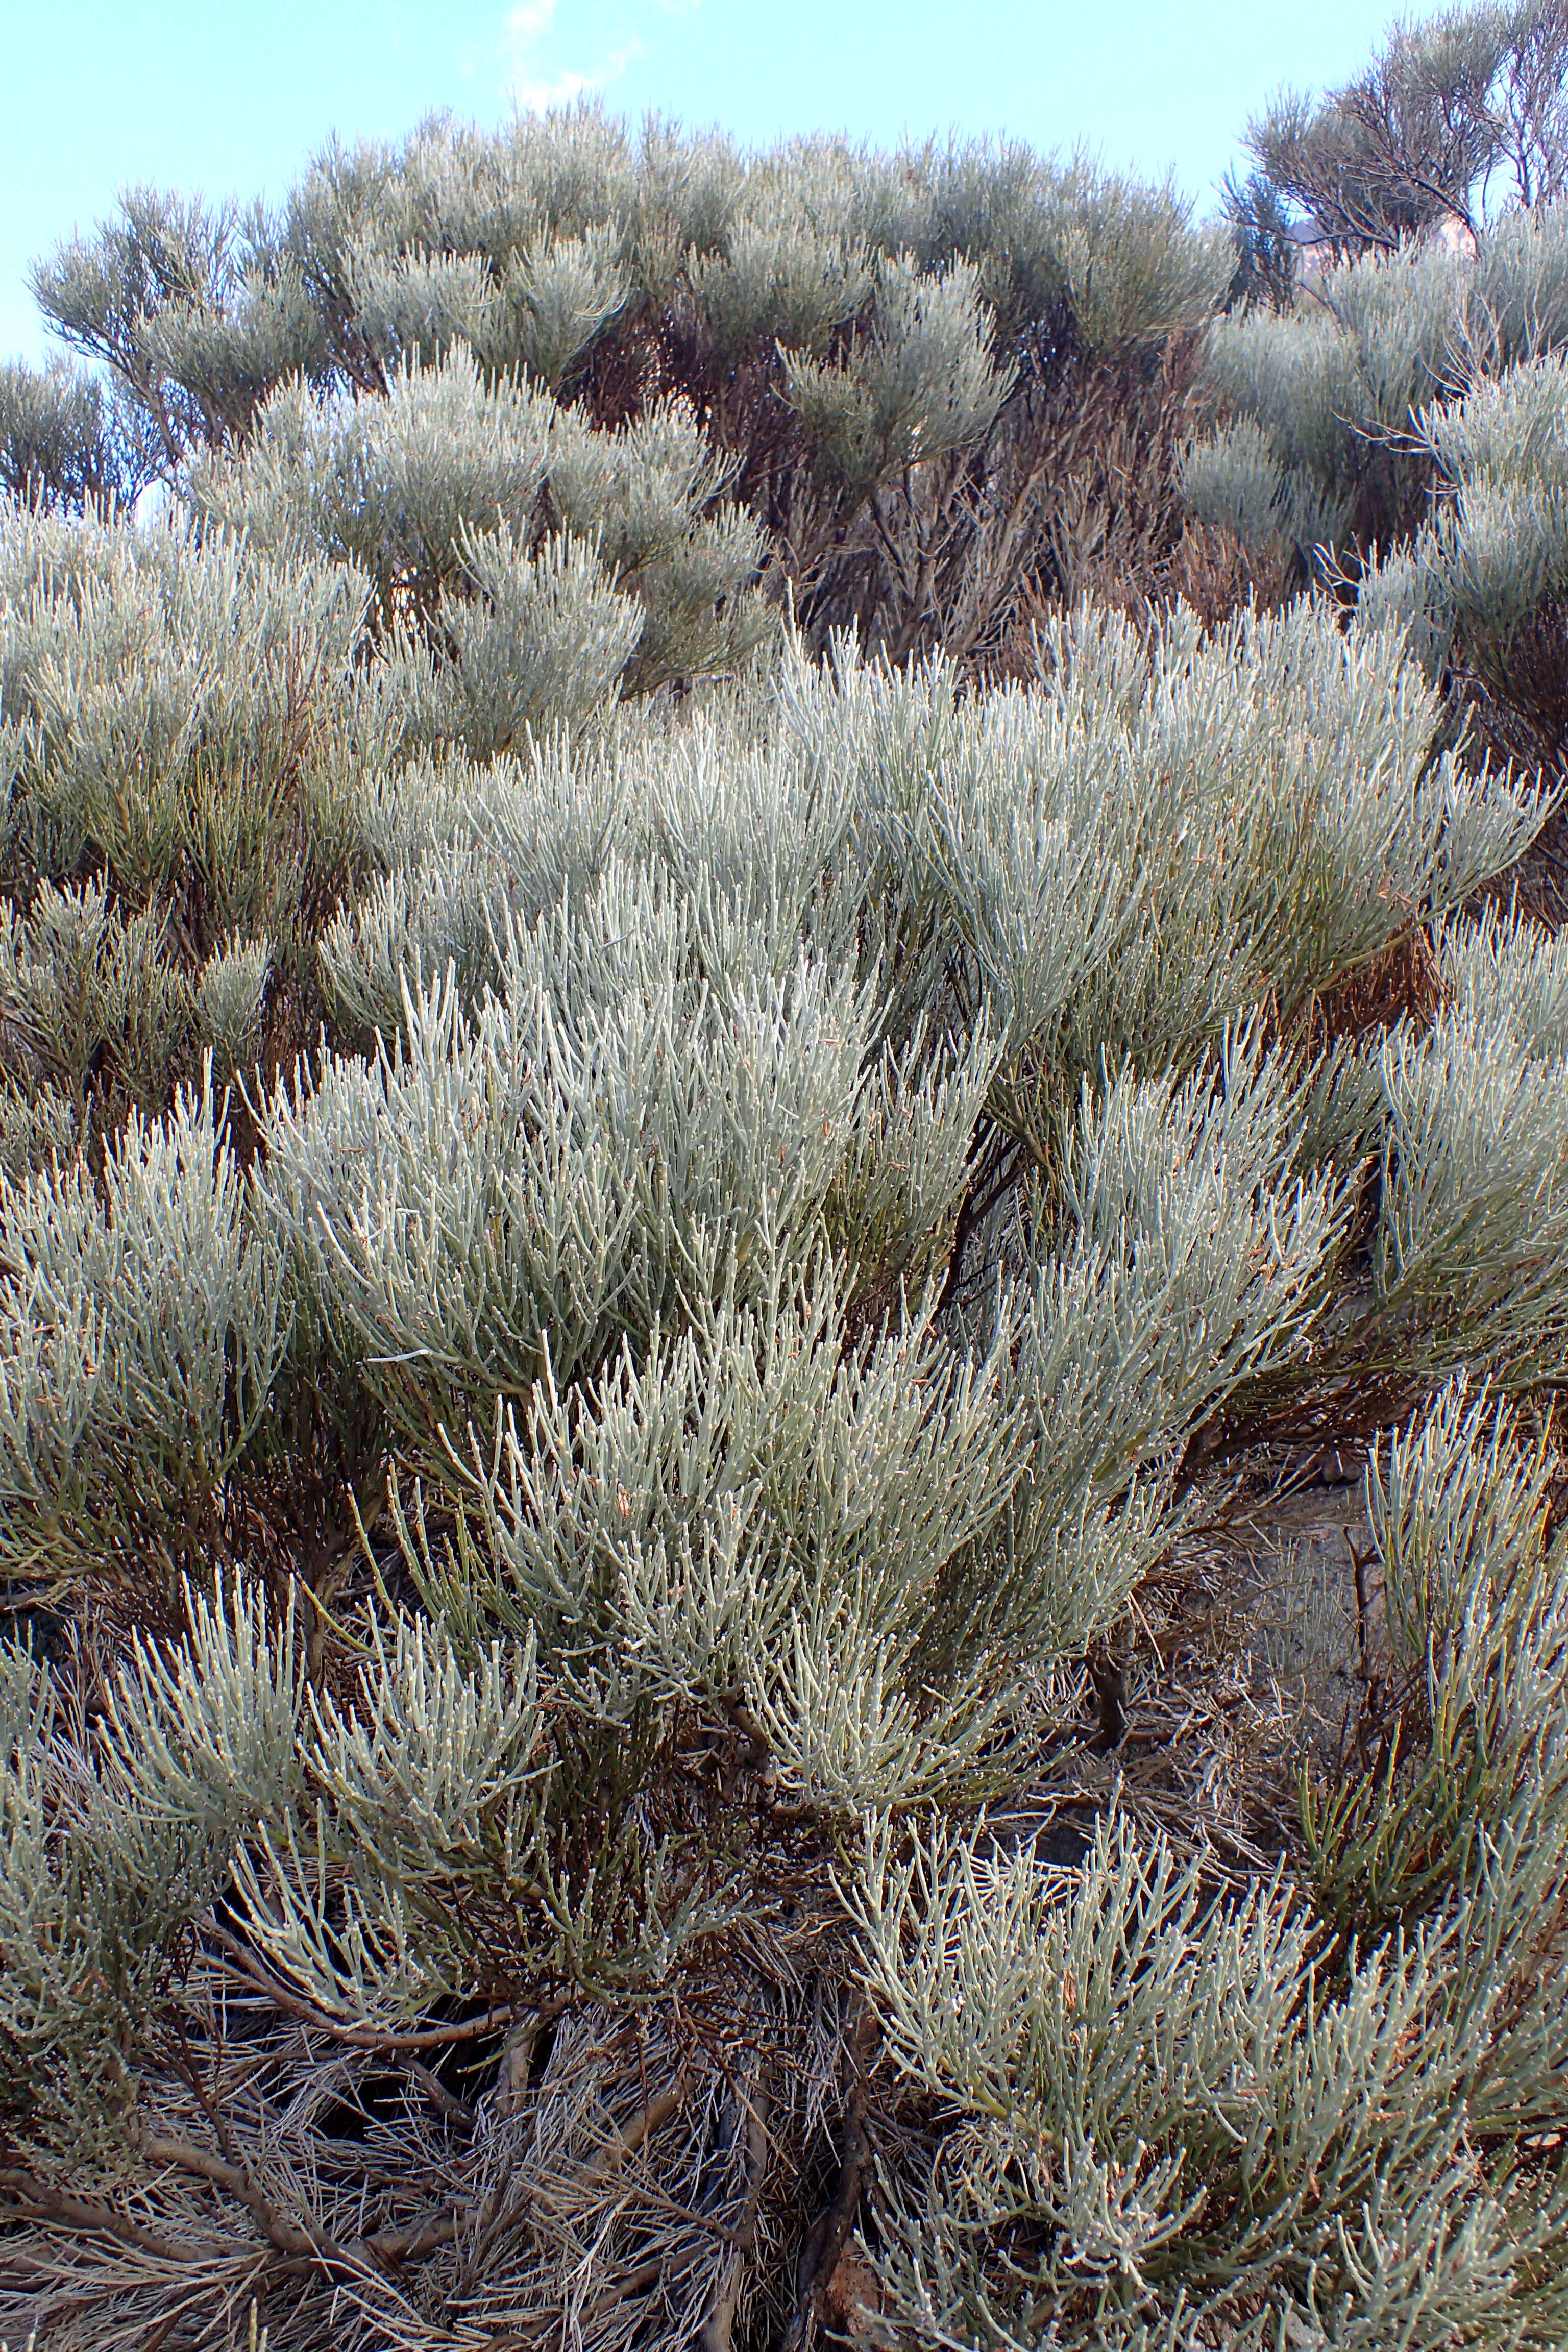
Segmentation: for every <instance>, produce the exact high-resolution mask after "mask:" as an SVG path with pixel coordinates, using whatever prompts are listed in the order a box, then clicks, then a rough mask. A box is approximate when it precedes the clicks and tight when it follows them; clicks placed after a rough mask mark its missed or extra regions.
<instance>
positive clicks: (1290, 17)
mask: <svg viewBox="0 0 1568 2352" xmlns="http://www.w3.org/2000/svg"><path fill="white" fill-rule="evenodd" d="M1389 13H1391V11H1390V10H1389V9H1387V8H1385V7H1384V5H1368V0H1316V5H1313V6H1311V7H1309V8H1301V7H1277V6H1271V5H1268V0H1261V5H1260V0H1208V5H1198V6H1184V5H1179V0H1166V5H1161V0H972V5H971V6H970V7H968V8H964V7H963V5H951V0H949V4H948V5H943V0H791V5H770V0H510V5H506V0H502V5H485V0H423V5H420V0H269V5H266V6H263V7H257V6H254V5H251V6H245V5H236V0H227V5H218V6H216V7H215V6H214V5H212V0H163V5H149V4H148V0H0V75H3V77H4V80H5V89H6V100H7V103H6V109H5V113H6V128H5V141H4V142H0V354H4V355H6V356H9V355H12V354H16V353H22V354H24V355H26V357H28V358H33V359H37V358H38V357H39V356H41V355H42V353H43V352H44V350H45V349H46V339H45V337H44V334H43V331H42V329H41V326H40V324H39V321H38V320H37V313H36V312H35V310H34V308H33V304H32V300H31V298H30V296H29V295H28V293H27V291H26V283H25V272H26V267H27V264H28V262H29V261H31V260H32V259H33V258H35V257H37V256H38V255H40V254H43V253H46V252H47V251H49V250H50V249H51V248H52V247H54V246H55V245H56V244H57V243H58V240H59V239H60V238H61V237H63V236H68V235H69V234H70V232H71V231H72V229H73V228H74V227H76V226H81V227H83V228H85V227H88V226H90V224H91V223H92V222H93V221H94V220H95V219H97V218H100V217H102V216H103V215H105V214H106V213H107V212H108V211H110V208H111V207H112V205H113V202H114V197H115V193H116V191H117V189H119V188H120V187H121V186H123V185H125V184H128V183H130V182H132V181H136V180H146V181H152V182H154V183H156V184H161V185H163V186H168V187H175V188H180V189H183V190H187V191H195V190H201V191H203V192H204V193H205V194H209V195H215V196H216V195H226V194H230V195H239V196H244V197H249V196H251V195H255V194H266V195H268V196H271V197H277V196H279V195H281V194H282V193H283V192H284V190H285V189H286V188H287V187H288V185H289V181H290V180H291V178H292V177H293V176H294V174H295V173H297V172H298V170H299V169H300V165H301V164H302V163H304V162H305V161H306V159H307V158H308V157H309V155H310V153H311V152H313V150H314V149H315V148H316V147H318V146H319V145H320V144H321V141H322V140H323V139H324V138H325V137H326V135H327V134H328V133H329V132H330V131H338V132H339V133H340V134H341V135H342V136H343V137H344V138H347V139H353V138H356V137H363V136H382V137H395V136H397V135H398V134H399V133H401V132H403V131H407V130H410V129H412V127H413V125H414V124H415V123H416V121H418V119H419V117H420V116H421V115H422V114H425V113H427V112H429V111H430V110H432V109H433V108H437V107H445V108H449V109H451V110H453V111H454V112H457V113H458V114H461V115H464V116H466V117H468V118H469V119H471V120H474V121H499V120H502V119H504V118H505V117H506V116H507V115H508V114H509V113H510V111H511V110H512V109H513V107H514V106H517V105H522V106H531V105H541V104H547V103H549V102H550V101H551V100H556V99H561V98H567V97H571V96H573V95H574V94H575V93H576V92H578V91H580V90H584V89H595V90H597V91H599V92H600V93H601V94H602V96H603V98H604V100H605V103H606V104H607V105H608V106H610V107H612V108H613V109H614V110H616V111H617V112H625V113H627V114H631V115H634V116H635V115H640V114H641V113H642V112H643V111H644V110H646V109H647V108H655V109H658V110H660V111H661V112H664V113H667V114H673V115H676V116H678V117H679V118H680V119H681V120H682V121H686V122H689V123H709V122H717V123H721V124H722V125H724V126H725V127H726V128H727V129H729V130H730V131H733V132H735V133H736V134H737V135H738V136H739V137H741V138H742V139H743V140H746V141H749V142H763V141H766V140H768V139H771V138H773V137H774V136H776V135H777V134H778V133H780V132H783V131H807V130H825V131H848V132H850V133H851V134H852V135H855V136H858V137H862V138H867V139H874V140H878V141H884V142H890V141H893V140H896V139H897V138H899V137H900V134H901V133H903V132H905V131H910V132H921V131H948V130H950V129H955V130H958V131H1009V132H1011V133H1013V134H1014V135H1016V136H1017V137H1020V138H1025V139H1027V140H1029V141H1031V142H1033V143H1034V144H1035V145H1036V146H1038V147H1041V148H1047V149H1049V148H1068V147H1071V146H1073V145H1075V144H1077V143H1079V142H1083V143H1086V144H1088V145H1089V147H1091V148H1093V149H1095V150H1096V151H1098V152H1100V153H1101V154H1103V156H1104V158H1105V160H1106V161H1107V162H1108V163H1113V164H1118V165H1127V164H1131V165H1135V166H1137V167H1138V168H1140V169H1141V170H1142V171H1145V172H1149V173H1162V172H1163V171H1164V170H1165V169H1166V168H1167V167H1168V166H1174V168H1175V171H1176V173H1177V175H1178V177H1179V178H1180V179H1181V181H1182V182H1183V183H1184V185H1185V186H1186V187H1187V188H1188V190H1189V191H1190V192H1191V193H1192V194H1194V196H1196V197H1197V198H1198V199H1199V200H1200V204H1201V205H1203V206H1205V207H1206V206H1207V205H1209V204H1210V203H1211V202H1212V200H1213V193H1214V189H1215V183H1216V182H1217V181H1218V179H1219V176H1220V174H1221V173H1222V172H1223V171H1224V169H1225V167H1226V163H1228V162H1229V161H1230V160H1231V158H1232V156H1233V154H1234V152H1235V142H1236V136H1237V132H1238V131H1240V130H1241V128H1242V126H1243V124H1244V123H1245V121H1246V120H1247V115H1248V114H1249V113H1251V112H1253V111H1255V110H1257V109H1258V107H1259V106H1260V105H1261V104H1262V103H1263V101H1264V100H1266V99H1267V97H1268V94H1269V93H1270V91H1272V90H1273V89H1276V88H1278V87H1279V84H1280V83H1282V82H1292V83H1299V84H1307V85H1310V86H1314V87H1321V86H1322V85H1324V84H1326V83H1332V82H1334V81H1336V80H1341V79H1344V77H1345V76H1346V75H1348V74H1350V73H1351V72H1352V71H1354V70H1355V68H1357V67H1358V66H1359V65H1360V64H1361V63H1363V61H1364V59H1365V58H1366V57H1367V56H1368V54H1369V52H1370V50H1371V48H1372V47H1373V42H1374V41H1375V39H1376V37H1377V35H1378V33H1379V31H1380V29H1381V28H1382V26H1383V24H1384V21H1385V17H1386V16H1387V15H1388V14H1389Z"/></svg>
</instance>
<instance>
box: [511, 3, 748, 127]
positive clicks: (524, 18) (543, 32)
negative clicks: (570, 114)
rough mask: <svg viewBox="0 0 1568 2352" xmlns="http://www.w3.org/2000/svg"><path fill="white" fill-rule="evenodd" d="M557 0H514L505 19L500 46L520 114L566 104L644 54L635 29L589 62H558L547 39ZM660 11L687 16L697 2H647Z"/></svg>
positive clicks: (552, 28)
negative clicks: (560, 63) (574, 63)
mask: <svg viewBox="0 0 1568 2352" xmlns="http://www.w3.org/2000/svg"><path fill="white" fill-rule="evenodd" d="M558 5H559V0H515V5H513V6H512V7H510V8H509V9H508V10H507V13H506V17H505V33H504V37H503V47H504V50H505V54H506V58H507V61H508V66H509V71H508V74H507V87H508V89H509V90H510V94H511V97H512V100H513V102H514V103H515V104H516V105H517V106H519V107H521V109H522V110H524V112H526V113H530V114H542V113H545V112H546V111H547V110H549V109H550V108H551V107H552V106H570V105H571V103H572V101H573V100H574V99H577V98H584V97H586V96H587V95H588V94H589V93H590V92H592V91H594V90H597V89H604V87H605V84H606V83H607V82H613V81H618V80H619V79H620V77H621V76H622V75H623V74H624V73H625V72H626V68H627V67H628V66H629V65H631V64H632V63H633V62H634V61H635V60H636V59H637V58H640V57H641V56H642V55H643V54H644V48H645V43H644V41H643V38H642V36H641V35H640V34H639V33H636V32H634V33H631V34H629V35H628V36H627V37H626V40H624V41H622V42H621V43H620V44H619V46H618V47H616V48H613V49H607V50H606V51H605V54H604V55H603V57H601V58H599V59H598V60H597V61H596V62H595V64H593V65H558V64H557V63H556V61H555V58H553V57H552V56H551V55H550V51H551V50H552V49H554V50H556V51H557V53H559V48H560V46H561V44H560V43H559V42H558V41H556V40H555V39H554V38H552V36H553V35H554V32H555V12H556V8H557V6H558ZM653 5H655V6H657V7H658V9H659V10H660V11H661V13H662V14H663V15H665V16H689V14H690V13H691V11H692V9H694V8H697V7H700V5H701V0H653Z"/></svg>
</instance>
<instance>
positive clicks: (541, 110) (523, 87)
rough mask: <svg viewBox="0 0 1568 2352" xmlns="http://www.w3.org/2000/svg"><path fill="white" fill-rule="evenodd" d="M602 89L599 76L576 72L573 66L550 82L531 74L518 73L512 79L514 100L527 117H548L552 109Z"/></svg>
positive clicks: (564, 69) (554, 75) (566, 68)
mask: <svg viewBox="0 0 1568 2352" xmlns="http://www.w3.org/2000/svg"><path fill="white" fill-rule="evenodd" d="M598 87H599V77H598V75H597V74H587V73H575V72H574V70H573V68H571V67H570V66H566V67H563V69H562V71H561V72H560V73H558V74H553V75H552V76H551V77H550V78H549V79H548V80H546V79H542V78H541V77H540V76H539V75H538V74H528V73H514V74H513V76H512V78H511V94H512V97H513V98H514V99H515V100H516V101H517V103H518V105H519V106H520V107H521V109H522V111H523V112H524V114H548V113H549V111H550V110H551V108H552V106H570V105H571V103H572V101H573V100H574V98H582V97H584V95H585V94H586V93H587V92H588V91H589V90H591V89H598Z"/></svg>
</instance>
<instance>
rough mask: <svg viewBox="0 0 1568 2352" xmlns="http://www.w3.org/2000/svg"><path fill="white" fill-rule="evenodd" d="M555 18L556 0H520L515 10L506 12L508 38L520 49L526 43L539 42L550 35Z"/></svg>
mask: <svg viewBox="0 0 1568 2352" xmlns="http://www.w3.org/2000/svg"><path fill="white" fill-rule="evenodd" d="M554 18H555V0H518V5H517V6H516V7H515V8H509V9H508V10H507V12H506V29H507V35H508V37H509V38H510V40H512V41H514V42H516V43H517V44H518V45H519V46H520V47H521V44H522V43H523V42H524V41H537V40H539V39H540V38H541V37H542V35H543V34H545V33H548V31H549V30H550V27H551V26H552V23H553V22H554Z"/></svg>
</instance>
